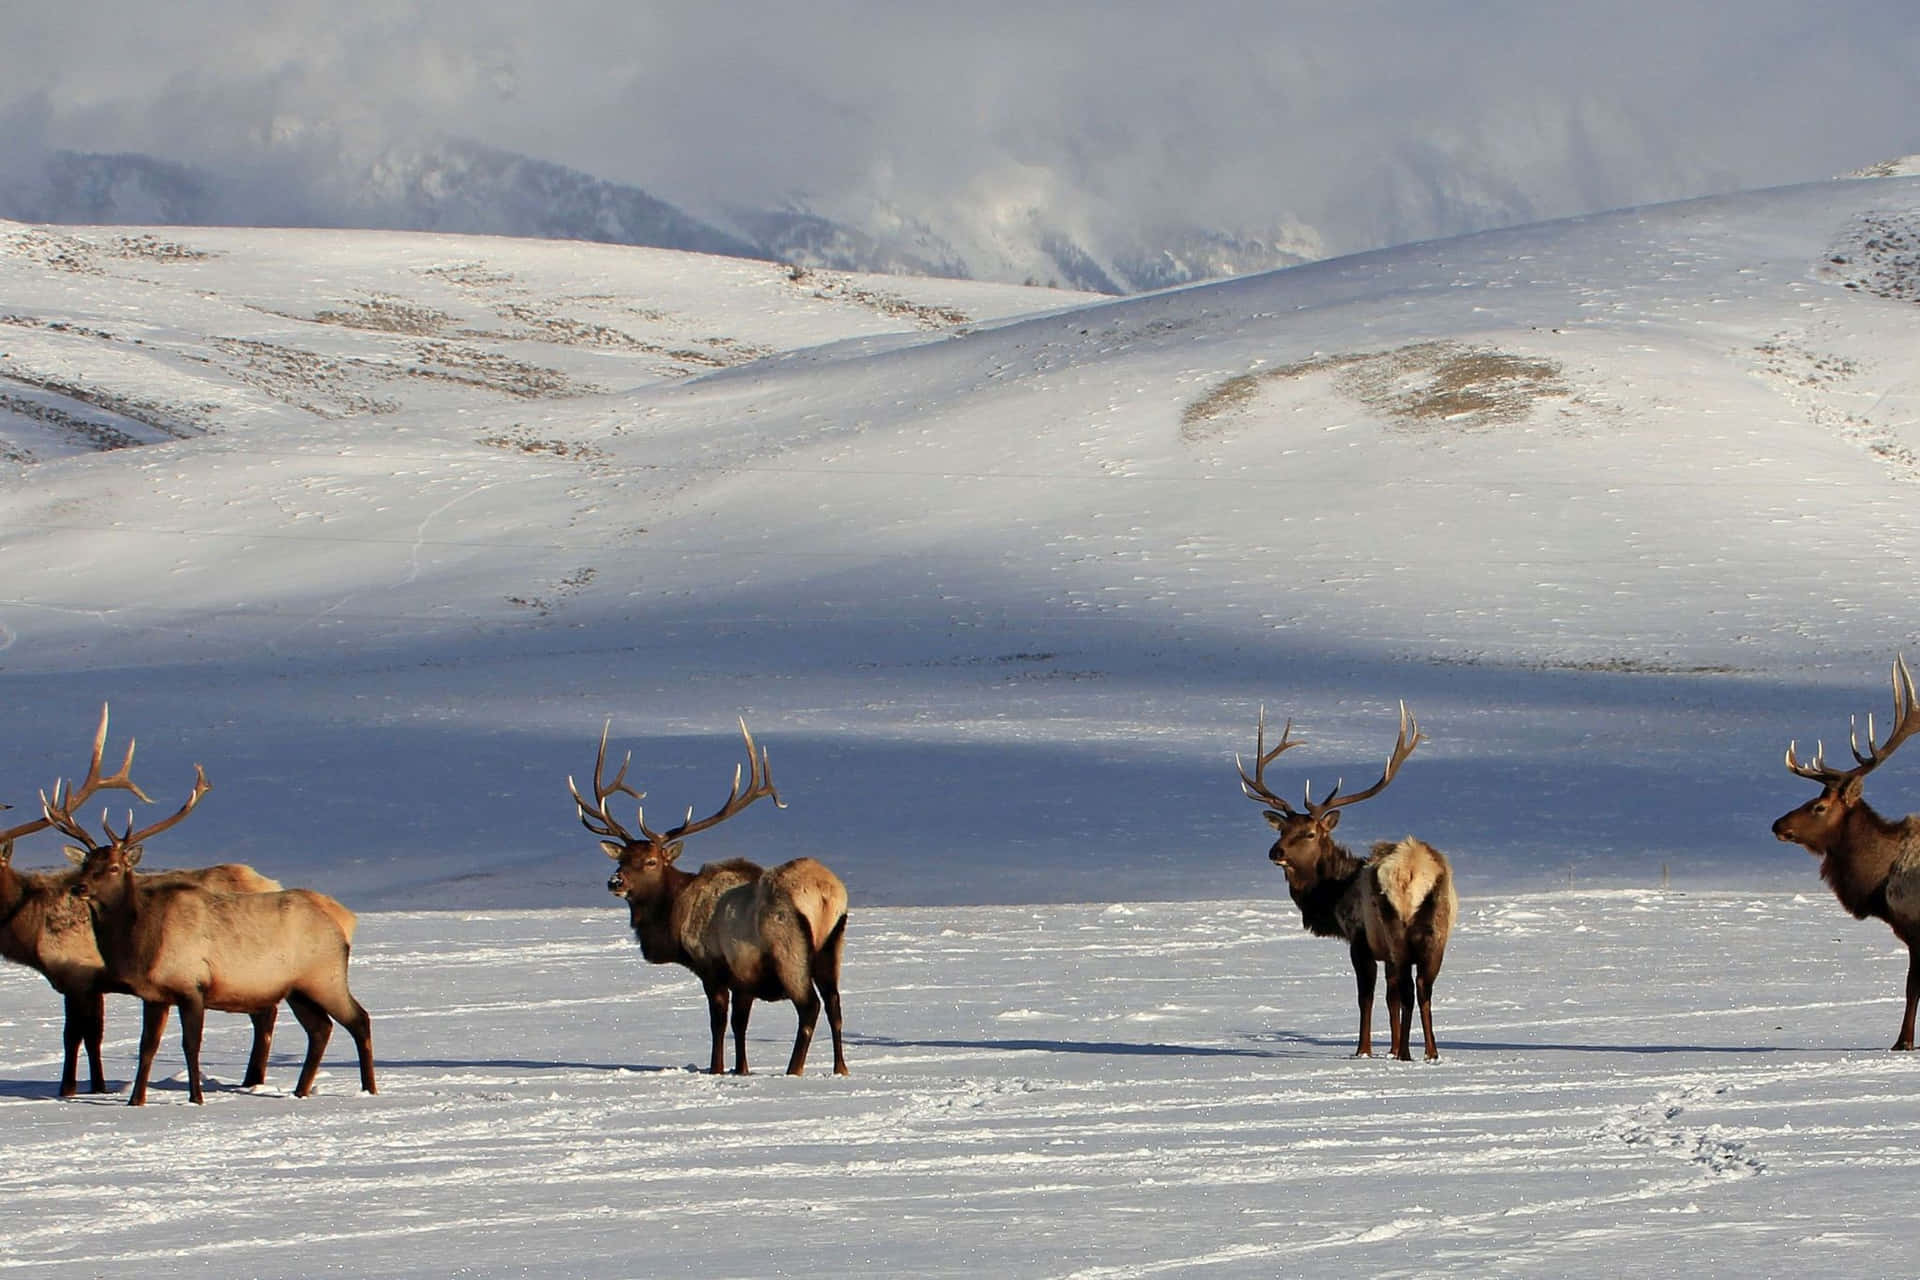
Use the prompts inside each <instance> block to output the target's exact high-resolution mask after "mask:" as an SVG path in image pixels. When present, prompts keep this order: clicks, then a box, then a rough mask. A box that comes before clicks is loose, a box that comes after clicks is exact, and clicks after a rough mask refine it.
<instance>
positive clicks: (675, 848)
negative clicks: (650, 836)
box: [666, 840, 687, 863]
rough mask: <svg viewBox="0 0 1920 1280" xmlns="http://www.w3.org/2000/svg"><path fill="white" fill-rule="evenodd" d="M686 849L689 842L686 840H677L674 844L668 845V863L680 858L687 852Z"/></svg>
mask: <svg viewBox="0 0 1920 1280" xmlns="http://www.w3.org/2000/svg"><path fill="white" fill-rule="evenodd" d="M686 847H687V842H686V841H685V840H675V841H674V842H673V843H672V844H670V845H668V846H667V850H666V858H667V861H668V862H669V863H671V862H672V861H673V860H674V859H676V858H678V857H679V856H680V855H681V854H682V853H683V852H685V850H686Z"/></svg>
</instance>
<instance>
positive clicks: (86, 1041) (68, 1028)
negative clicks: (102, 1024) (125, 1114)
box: [60, 992, 106, 1098]
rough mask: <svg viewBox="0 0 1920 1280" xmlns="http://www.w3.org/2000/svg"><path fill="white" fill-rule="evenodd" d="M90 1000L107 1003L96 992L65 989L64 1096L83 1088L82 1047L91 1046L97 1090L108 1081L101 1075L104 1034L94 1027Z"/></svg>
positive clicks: (62, 1038) (62, 1035) (62, 1032)
mask: <svg viewBox="0 0 1920 1280" xmlns="http://www.w3.org/2000/svg"><path fill="white" fill-rule="evenodd" d="M90 1000H96V1001H99V1002H101V1003H102V1004H104V1003H105V1002H106V1001H105V997H103V996H99V995H94V996H91V997H89V996H85V995H76V994H74V993H72V992H67V993H63V995H62V1001H63V1003H64V1004H65V1005H66V1019H65V1021H64V1022H63V1023H62V1024H61V1027H60V1047H61V1057H60V1096H61V1097H63V1098H71V1097H72V1096H73V1095H74V1094H76V1093H78V1092H80V1047H81V1046H82V1045H85V1046H86V1048H87V1056H88V1064H89V1065H90V1066H91V1067H92V1068H93V1091H94V1092H95V1093H99V1092H100V1091H101V1090H102V1089H103V1088H104V1087H105V1084H106V1082H105V1081H104V1080H103V1079H102V1078H101V1075H100V1036H99V1033H98V1032H96V1031H93V1030H92V1029H91V1026H90V1025H89V1023H88V1020H87V1014H88V1009H87V1005H88V1003H89V1001H90Z"/></svg>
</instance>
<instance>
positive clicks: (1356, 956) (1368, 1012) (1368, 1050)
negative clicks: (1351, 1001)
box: [1347, 938, 1378, 1058]
mask: <svg viewBox="0 0 1920 1280" xmlns="http://www.w3.org/2000/svg"><path fill="white" fill-rule="evenodd" d="M1347 954H1348V956H1349V957H1350V958H1351V959H1352V960H1353V978H1354V982H1355V983H1356V984H1358V986H1359V988H1360V1043H1359V1044H1358V1045H1357V1046H1356V1047H1355V1048H1354V1051H1353V1056H1354V1057H1356V1058H1371V1057H1372V1056H1373V983H1374V979H1375V978H1376V977H1377V976H1378V975H1377V971H1376V970H1375V968H1374V962H1373V950H1372V949H1371V948H1370V947H1368V946H1367V940H1366V939H1365V938H1355V939H1354V940H1353V945H1352V947H1351V948H1350V949H1349V951H1348V953H1347Z"/></svg>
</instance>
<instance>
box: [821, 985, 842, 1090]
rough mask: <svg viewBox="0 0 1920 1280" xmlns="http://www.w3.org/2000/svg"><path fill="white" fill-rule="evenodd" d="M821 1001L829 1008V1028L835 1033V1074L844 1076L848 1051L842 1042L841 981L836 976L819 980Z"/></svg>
mask: <svg viewBox="0 0 1920 1280" xmlns="http://www.w3.org/2000/svg"><path fill="white" fill-rule="evenodd" d="M819 985H820V995H821V1002H822V1003H823V1004H824V1005H825V1006H826V1010H827V1030H829V1031H831V1032H832V1033H833V1074H835V1075H837V1076H844V1075H848V1074H850V1073H849V1072H848V1071H847V1051H846V1048H845V1046H844V1045H842V1044H841V1041H840V1035H841V1024H840V983H839V981H838V979H837V977H835V978H826V977H823V978H821V979H820V980H819Z"/></svg>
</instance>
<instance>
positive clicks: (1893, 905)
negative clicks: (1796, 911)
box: [1773, 657, 1920, 1049]
mask: <svg viewBox="0 0 1920 1280" xmlns="http://www.w3.org/2000/svg"><path fill="white" fill-rule="evenodd" d="M1916 729H1920V706H1916V699H1915V697H1914V689H1913V675H1912V673H1910V672H1909V671H1908V670H1907V663H1906V660H1905V659H1904V658H1901V657H1895V658H1894V660H1893V727H1892V728H1891V729H1889V730H1888V731H1887V740H1886V741H1885V742H1882V743H1879V744H1878V745H1876V744H1875V743H1874V741H1873V717H1872V716H1871V715H1869V716H1868V717H1867V746H1866V749H1865V750H1864V751H1862V750H1861V748H1860V738H1859V734H1858V731H1857V729H1856V728H1855V726H1854V725H1853V724H1849V726H1848V731H1847V743H1848V746H1849V748H1850V749H1851V750H1852V752H1853V759H1854V767H1853V768H1851V769H1836V768H1833V767H1832V766H1830V765H1829V764H1827V761H1826V750H1825V748H1824V747H1823V746H1816V747H1815V749H1814V754H1813V761H1812V763H1810V764H1802V763H1801V762H1800V760H1799V759H1798V758H1797V756H1796V755H1795V752H1794V746H1795V744H1794V743H1791V742H1789V743H1788V744H1787V768H1788V769H1790V770H1792V771H1793V772H1794V773H1796V774H1798V775H1800V776H1801V777H1803V778H1806V779H1808V780H1810V781H1813V782H1817V783H1819V784H1820V794H1819V795H1817V796H1815V797H1814V798H1813V799H1811V800H1809V801H1807V802H1806V803H1805V804H1803V805H1801V806H1800V807H1799V808H1798V809H1795V810H1793V811H1792V812H1791V813H1786V814H1782V815H1781V816H1780V818H1779V819H1778V820H1777V821H1775V822H1774V824H1773V834H1774V835H1775V836H1776V837H1777V838H1779V839H1781V840H1784V841H1786V842H1787V843H1789V844H1797V845H1800V846H1801V847H1802V848H1804V849H1806V851H1807V852H1808V853H1811V854H1813V855H1814V856H1815V857H1817V858H1819V859H1820V878H1821V879H1822V880H1825V881H1826V882H1827V884H1828V885H1829V886H1831V887H1832V889H1833V896H1834V897H1836V898H1838V899H1840V905H1841V906H1843V907H1845V908H1846V909H1847V910H1848V911H1850V912H1852V913H1853V917H1854V919H1856V920H1864V919H1866V918H1867V917H1868V916H1874V917H1876V918H1878V919H1881V920H1885V921H1886V922H1887V923H1888V924H1889V925H1891V926H1893V932H1894V935H1895V936H1896V937H1898V938H1899V939H1900V941H1902V942H1904V943H1905V944H1906V946H1907V1005H1906V1012H1905V1013H1904V1014H1903V1015H1902V1017H1901V1019H1900V1035H1899V1038H1898V1039H1896V1040H1895V1041H1894V1042H1893V1047H1894V1048H1895V1049H1911V1048H1913V1015H1914V1006H1915V1004H1916V1003H1920V949H1917V947H1916V944H1920V816H1917V815H1911V814H1910V815H1908V816H1907V817H1905V818H1902V819H1901V820H1900V821H1898V822H1889V821H1887V820H1886V819H1885V818H1883V817H1881V816H1880V815H1879V814H1877V813H1875V812H1874V811H1873V806H1872V805H1869V804H1868V803H1867V802H1866V801H1865V800H1864V799H1862V798H1861V794H1860V791H1861V784H1862V782H1863V780H1864V779H1865V778H1866V776H1867V775H1868V774H1869V773H1871V772H1873V770H1874V769H1876V768H1878V767H1879V766H1880V765H1881V764H1882V763H1883V762H1885V760H1886V758H1887V757H1888V756H1890V755H1892V754H1893V753H1894V751H1895V750H1896V749H1898V748H1899V746H1900V744H1901V743H1903V742H1905V741H1906V740H1907V739H1908V737H1910V736H1911V735H1912V734H1913V732H1914V731H1915V730H1916Z"/></svg>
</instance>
